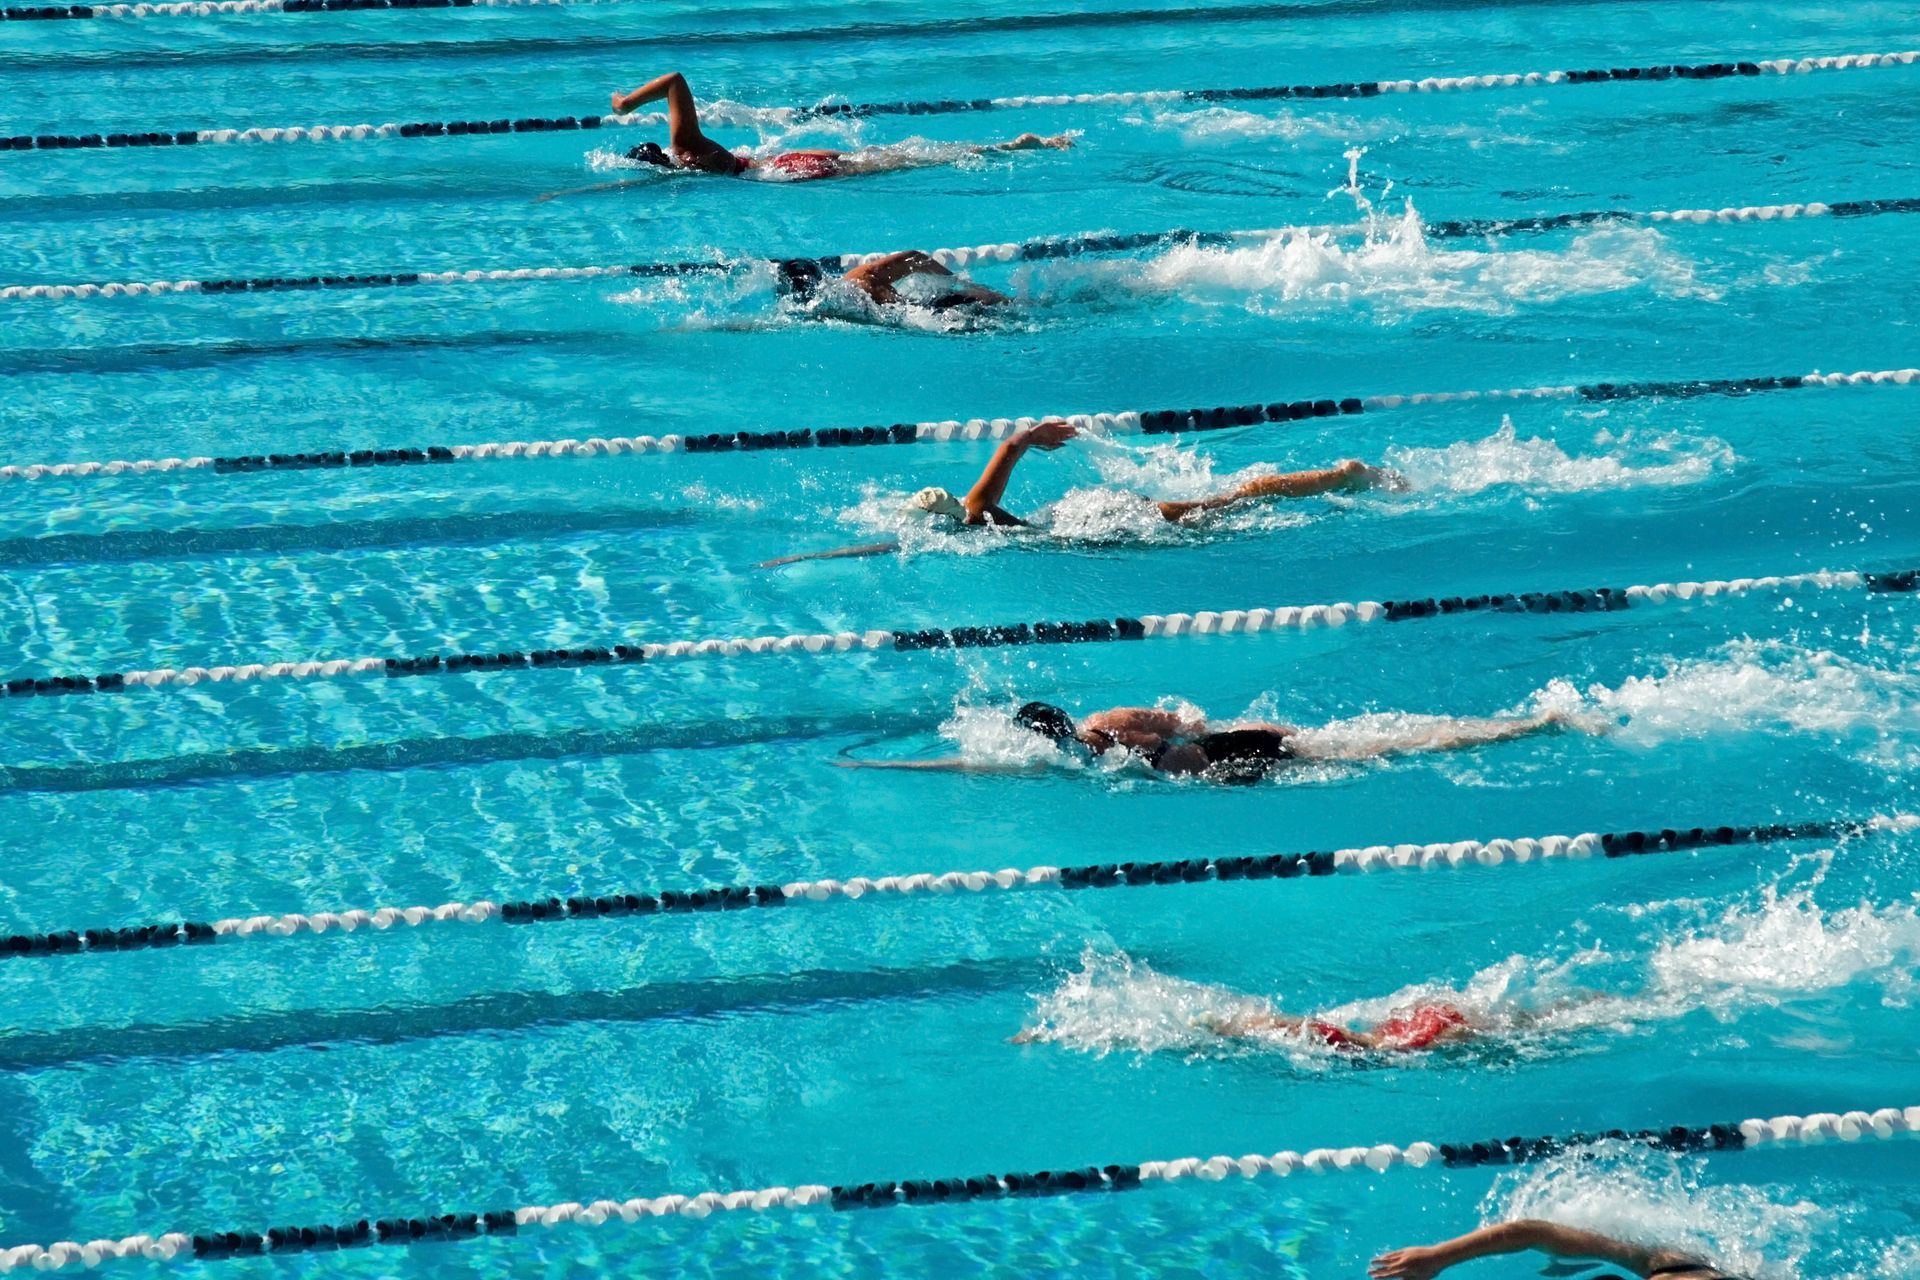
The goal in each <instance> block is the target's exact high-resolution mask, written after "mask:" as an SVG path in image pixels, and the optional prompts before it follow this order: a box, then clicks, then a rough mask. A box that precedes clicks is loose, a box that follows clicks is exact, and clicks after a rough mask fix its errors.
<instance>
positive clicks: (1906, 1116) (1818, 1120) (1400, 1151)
mask: <svg viewBox="0 0 1920 1280" xmlns="http://www.w3.org/2000/svg"><path fill="white" fill-rule="evenodd" d="M1915 1130H1920V1106H1908V1107H1881V1108H1878V1109H1876V1110H1865V1109H1857V1110H1850V1111H1825V1112H1815V1113H1812V1114H1810V1115H1804V1116H1799V1115H1781V1116H1771V1117H1754V1118H1751V1119H1747V1120H1730V1121H1718V1122H1714V1123H1710V1124H1691V1125H1687V1124H1676V1125H1666V1126H1661V1127H1654V1128H1640V1129H1627V1128H1618V1129H1606V1130H1598V1131H1583V1132H1575V1133H1562V1134H1553V1135H1547V1136H1542V1137H1532V1138H1527V1137H1507V1138H1487V1139H1483V1140H1480V1141H1465V1142H1428V1141H1424V1140H1422V1141H1416V1142H1410V1143H1407V1144H1406V1145H1404V1146H1402V1145H1399V1144H1396V1143H1390V1142H1377V1143H1373V1144H1371V1145H1368V1146H1351V1147H1316V1148H1313V1149H1310V1150H1306V1151H1293V1150H1287V1151H1278V1152H1274V1153H1273V1154H1271V1155H1269V1154H1264V1153H1248V1154H1246V1155H1240V1156H1228V1155H1216V1156H1185V1157H1181V1158H1179V1159H1174V1160H1148V1161H1142V1162H1140V1163H1137V1164H1123V1163H1114V1164H1103V1165H1087V1166H1069V1167H1066V1168H1061V1169H1040V1170H1035V1171H1033V1172H1014V1173H987V1174H973V1175H966V1176H958V1177H932V1178H929V1177H920V1178H901V1179H898V1180H892V1181H874V1182H854V1181H848V1182H844V1183H838V1184H833V1185H827V1184H823V1183H814V1184H804V1185H801V1186H794V1187H765V1188H760V1189H757V1190H740V1191H701V1192H698V1193H696V1194H694V1195H681V1194H672V1195H664V1196H655V1197H646V1196H640V1197H634V1198H632V1199H626V1200H613V1199H603V1200H594V1201H591V1202H588V1203H582V1202H580V1201H575V1200H570V1201H566V1202H563V1203H560V1204H550V1205H548V1204H532V1205H519V1206H515V1207H512V1208H495V1209H482V1210H468V1211H456V1212H451V1213H436V1214H423V1215H420V1216H418V1217H390V1218H360V1219H357V1220H353V1221H335V1222H331V1223H319V1224H314V1225H308V1226H280V1227H268V1228H265V1229H261V1228H258V1227H250V1228H247V1229H245V1230H236V1231H199V1232H185V1231H169V1232H166V1233H163V1234H161V1235H149V1234H145V1233H141V1234H137V1235H131V1236H122V1237H119V1238H110V1237H109V1238H101V1239H95V1240H89V1241H85V1242H81V1241H77V1240H63V1241H59V1242H56V1243H54V1244H50V1245H38V1244H22V1245H14V1246H11V1247H6V1248H0V1272H6V1271H12V1270H15V1269H16V1268H30V1269H32V1270H35V1271H57V1270H61V1269H63V1268H66V1267H87V1268H92V1267H97V1266H99V1265H101V1264H102V1263H105V1262H112V1261H118V1260H130V1259H147V1260H151V1261H155V1262H178V1263H194V1262H217V1261H225V1260H227V1259H231V1258H248V1257H261V1256H269V1255H278V1254H295V1253H320V1252H332V1251H334V1250H338V1249H358V1248H368V1247H373V1246H379V1245H413V1244H429V1243H451V1242H455V1241H461V1240H473V1239H478V1238H480V1237H482V1236H513V1235H519V1234H521V1233H522V1232H523V1231H528V1230H530V1229H537V1228H554V1227H562V1226H575V1225H577V1226H593V1227H598V1226H604V1225H606V1224H608V1223H611V1222H614V1221H619V1222H624V1223H635V1222H639V1221H641V1220H642V1219H660V1218H672V1217H678V1218H692V1219H702V1218H707V1217H710V1216H712V1215H713V1214H715V1213H719V1212H740V1211H743V1210H744V1211H751V1212H756V1213H765V1212H768V1211H769V1210H775V1209H779V1210H803V1211H804V1210H821V1211H825V1212H831V1213H847V1212H858V1211H864V1210H872V1209H891V1208H903V1207H914V1206H924V1205H931V1204H943V1203H944V1204H951V1203H966V1202H978V1201H991V1200H1007V1199H1021V1198H1027V1197H1035V1196H1049V1197H1052V1196H1060V1197H1071V1196H1082V1195H1110V1194H1114V1193H1117V1192H1123V1191H1135V1190H1138V1189H1140V1188H1142V1187H1146V1186H1149V1185H1153V1184H1157V1183H1177V1182H1202V1183H1211V1182H1219V1181H1222V1180H1224V1179H1225V1178H1227V1177H1229V1176H1230V1175H1235V1174H1237V1175H1239V1176H1240V1177H1242V1178H1249V1179H1250V1178H1260V1177H1277V1178H1286V1177H1291V1176H1292V1175H1294V1174H1296V1173H1306V1174H1332V1173H1352V1174H1355V1175H1361V1176H1364V1175H1368V1174H1372V1175H1379V1174H1384V1173H1386V1172H1388V1171H1389V1170H1393V1169H1422V1170H1431V1171H1435V1172H1438V1171H1443V1170H1467V1169H1478V1168H1483V1167H1488V1166H1495V1167H1504V1166H1512V1165H1520V1164H1528V1163H1531V1162H1533V1161H1537V1160H1545V1159H1549V1158H1552V1157H1555V1156H1559V1155H1563V1154H1565V1153H1567V1152H1569V1151H1575V1150H1580V1149H1583V1148H1588V1147H1593V1146H1597V1145H1600V1144H1615V1145H1621V1144H1631V1145H1635V1146H1641V1147H1646V1148H1649V1149H1651V1150H1654V1151H1665V1152H1671V1153H1674V1154H1679V1155H1696V1156H1708V1155H1719V1154H1723V1153H1731V1152H1739V1151H1753V1150H1757V1149H1761V1148H1765V1147H1773V1146H1784V1145H1805V1146H1812V1145H1815V1144H1819V1143H1824V1142H1859V1141H1861V1140H1863V1139H1868V1138H1876V1139H1882V1140H1886V1139H1892V1138H1895V1137H1898V1136H1900V1135H1903V1134H1908V1133H1912V1132H1914V1131H1915Z"/></svg>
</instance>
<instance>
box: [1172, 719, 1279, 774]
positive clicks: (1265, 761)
mask: <svg viewBox="0 0 1920 1280" xmlns="http://www.w3.org/2000/svg"><path fill="white" fill-rule="evenodd" d="M1178 745H1180V744H1179V743H1175V742H1163V743H1161V744H1160V745H1159V746H1157V747H1155V748H1154V749H1153V750H1152V751H1149V752H1148V753H1147V763H1148V764H1150V765H1152V766H1153V767H1154V768H1156V769H1158V768H1159V767H1160V763H1161V761H1162V760H1164V759H1165V758H1166V755H1167V752H1169V751H1171V750H1172V749H1173V748H1174V747H1176V746H1178ZM1186 745H1188V746H1193V747H1198V748H1199V749H1200V753H1201V754H1202V755H1204V756H1205V757H1206V758H1207V767H1206V768H1205V769H1204V770H1203V771H1202V772H1203V774H1204V776H1206V777H1208V778H1212V779H1213V780H1215V781H1217V782H1258V781H1259V780H1260V779H1261V778H1264V777H1266V776H1267V774H1268V773H1269V772H1271V771H1272V770H1273V767H1274V766H1275V765H1277V764H1280V763H1281V762H1283V761H1287V760H1291V759H1293V758H1294V753H1293V748H1292V746H1290V745H1289V744H1288V741H1287V735H1286V734H1284V733H1279V732H1277V731H1275V730H1273V729H1222V730H1220V731H1219V732H1218V733H1203V734H1201V735H1199V736H1198V737H1195V738H1190V739H1188V741H1187V743H1186Z"/></svg>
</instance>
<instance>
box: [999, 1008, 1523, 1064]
mask: <svg viewBox="0 0 1920 1280" xmlns="http://www.w3.org/2000/svg"><path fill="white" fill-rule="evenodd" d="M1193 1025H1194V1026H1196V1027H1200V1028H1202V1029H1204V1030H1207V1031H1211V1032H1212V1033H1213V1034H1214V1035H1217V1036H1219V1037H1221V1038H1222V1039H1232V1040H1240V1039H1255V1038H1259V1037H1264V1036H1270V1035H1272V1034H1274V1033H1278V1034H1280V1035H1286V1036H1294V1037H1298V1038H1301V1039H1313V1040H1317V1041H1319V1042H1321V1043H1322V1044H1325V1045H1327V1046H1328V1047H1329V1048H1333V1049H1338V1050H1341V1051H1342V1052H1346V1053H1414V1052H1418V1051H1420V1050H1422V1049H1433V1048H1437V1047H1439V1046H1440V1045H1445V1044H1457V1043H1459V1042H1460V1041H1462V1040H1471V1039H1473V1038H1474V1037H1475V1036H1477V1035H1479V1034H1481V1033H1482V1032H1483V1031H1486V1030H1488V1029H1489V1028H1488V1026H1487V1024H1485V1023H1483V1022H1480V1021H1478V1020H1476V1019H1474V1018H1471V1017H1469V1016H1468V1015H1467V1014H1465V1013H1463V1012H1461V1011H1460V1010H1459V1009H1457V1008H1455V1007H1454V1006H1453V1005H1450V1004H1440V1003H1435V1004H1422V1005H1416V1006H1414V1007H1413V1008H1412V1009H1409V1010H1407V1011H1405V1012H1404V1013H1395V1014H1394V1015H1393V1016H1391V1017H1389V1018H1387V1019H1386V1020H1385V1021H1383V1022H1381V1023H1379V1024H1378V1025H1376V1026H1375V1027H1374V1028H1373V1029H1372V1030H1370V1031H1362V1030H1360V1029H1359V1028H1357V1027H1342V1026H1337V1025H1335V1024H1334V1023H1331V1022H1321V1021H1319V1020H1318V1019H1315V1018H1293V1017H1288V1016H1286V1015H1285V1014H1280V1013H1275V1012H1272V1011H1270V1010H1257V1011H1254V1012H1249V1013H1236V1014H1219V1013H1202V1014H1200V1015H1199V1016H1198V1017H1196V1018H1195V1019H1194V1021H1193ZM1048 1038H1050V1033H1049V1032H1048V1030H1047V1029H1046V1028H1045V1027H1029V1028H1028V1029H1026V1030H1024V1031H1022V1032H1020V1033H1019V1034H1018V1035H1016V1036H1014V1037H1013V1039H1012V1041H1011V1043H1013V1044H1032V1043H1034V1042H1035V1041H1038V1040H1045V1039H1048Z"/></svg>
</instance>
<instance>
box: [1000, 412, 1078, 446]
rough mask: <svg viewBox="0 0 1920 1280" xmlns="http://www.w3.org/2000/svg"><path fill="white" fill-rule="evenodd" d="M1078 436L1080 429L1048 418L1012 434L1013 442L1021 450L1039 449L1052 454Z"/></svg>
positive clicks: (1060, 420)
mask: <svg viewBox="0 0 1920 1280" xmlns="http://www.w3.org/2000/svg"><path fill="white" fill-rule="evenodd" d="M1079 434H1080V428H1078V427H1076V426H1074V425H1073V424H1072V423H1070V422H1068V421H1066V420H1065V419H1064V418H1048V419H1047V420H1046V421H1045V422H1037V423H1035V424H1034V425H1033V426H1031V427H1027V428H1025V429H1024V430H1021V431H1016V432H1014V434H1013V442H1014V443H1015V444H1017V445H1019V446H1020V447H1021V448H1023V449H1041V450H1044V451H1045V452H1047V453H1052V452H1053V451H1054V450H1055V449H1058V448H1059V447H1060V446H1061V445H1063V444H1065V443H1066V442H1067V441H1069V440H1071V439H1073V438H1074V437H1075V436H1077V435H1079Z"/></svg>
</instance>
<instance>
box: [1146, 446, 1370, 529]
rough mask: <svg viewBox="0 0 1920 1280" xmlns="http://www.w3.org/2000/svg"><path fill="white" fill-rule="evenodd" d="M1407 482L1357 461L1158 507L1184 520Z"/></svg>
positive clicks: (1256, 479)
mask: <svg viewBox="0 0 1920 1280" xmlns="http://www.w3.org/2000/svg"><path fill="white" fill-rule="evenodd" d="M1406 487H1407V486H1406V480H1405V479H1404V478H1403V477H1401V476H1400V474H1399V473H1398V472H1394V471H1388V470H1385V469H1383V468H1381V467H1375V466H1370V465H1368V464H1367V463H1365V462H1362V461H1360V459H1358V458H1348V459H1347V460H1346V461H1345V462H1340V463H1336V464H1334V465H1333V466H1331V467H1323V468H1321V469H1320V470H1318V471H1289V472H1286V473H1284V474H1281V475H1277V476H1256V477H1254V478H1253V479H1251V480H1249V481H1247V482H1246V483H1245V484H1241V485H1237V486H1235V487H1234V488H1232V489H1229V490H1228V491H1227V492H1225V493H1218V494H1215V495H1213V496H1212V497H1210V498H1200V499H1197V500H1194V501H1191V502H1162V503H1159V504H1157V505H1158V506H1159V508H1160V515H1161V517H1162V518H1164V519H1167V520H1184V519H1185V518H1186V517H1188V516H1190V515H1192V514H1194V513H1195V512H1198V511H1218V510H1219V509H1220V508H1222V507H1230V506H1233V505H1234V504H1235V503H1239V502H1248V501H1253V500H1256V499H1260V498H1312V497H1316V496H1318V495H1320V494H1323V493H1354V492H1357V491H1359V490H1362V489H1376V488H1377V489H1389V490H1394V491H1399V490H1404V489H1405V488H1406Z"/></svg>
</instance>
